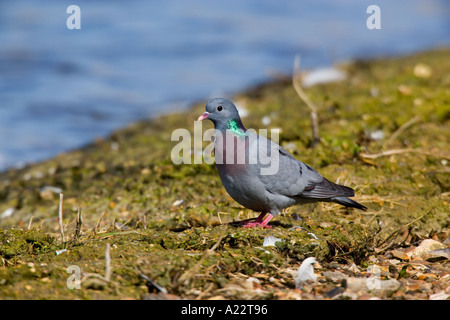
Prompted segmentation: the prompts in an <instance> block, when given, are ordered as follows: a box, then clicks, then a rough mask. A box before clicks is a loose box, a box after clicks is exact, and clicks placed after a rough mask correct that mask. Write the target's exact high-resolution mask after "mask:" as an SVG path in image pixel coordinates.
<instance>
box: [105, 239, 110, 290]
mask: <svg viewBox="0 0 450 320" xmlns="http://www.w3.org/2000/svg"><path fill="white" fill-rule="evenodd" d="M110 249H111V245H110V244H109V243H107V244H106V251H105V280H106V281H107V282H109V281H110V280H111V255H110V254H109V251H110Z"/></svg>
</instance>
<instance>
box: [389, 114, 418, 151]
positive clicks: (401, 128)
mask: <svg viewBox="0 0 450 320" xmlns="http://www.w3.org/2000/svg"><path fill="white" fill-rule="evenodd" d="M419 121H420V117H418V116H415V117H414V118H412V119H410V120H408V121H407V122H405V123H404V124H402V125H401V126H400V127H399V128H398V129H397V130H395V132H394V133H393V134H392V135H391V136H390V137H389V139H388V140H386V142H385V143H383V148H384V147H386V146H388V145H390V144H391V143H392V142H393V141H394V140H395V139H397V137H398V136H399V135H400V134H401V133H402V132H403V131H405V130H406V129H407V128H409V127H410V126H412V125H413V124H415V123H416V122H419Z"/></svg>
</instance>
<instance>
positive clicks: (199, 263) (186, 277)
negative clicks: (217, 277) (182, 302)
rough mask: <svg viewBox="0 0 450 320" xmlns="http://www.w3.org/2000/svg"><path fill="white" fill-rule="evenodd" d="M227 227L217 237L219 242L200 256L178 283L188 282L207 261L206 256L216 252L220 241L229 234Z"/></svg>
mask: <svg viewBox="0 0 450 320" xmlns="http://www.w3.org/2000/svg"><path fill="white" fill-rule="evenodd" d="M226 231H227V228H225V231H224V233H223V234H222V235H221V236H220V237H219V239H217V242H216V243H215V244H214V245H213V246H212V247H211V249H207V250H206V251H205V253H204V254H203V256H202V257H201V258H200V260H199V261H198V262H197V263H196V264H195V265H194V266H193V267H191V268H189V269H188V270H186V271H185V272H184V273H183V274H182V275H181V276H180V278H179V279H178V284H179V285H181V284H183V283H184V282H186V281H187V280H188V279H189V278H190V277H191V276H190V275H191V274H193V273H196V272H197V271H198V269H200V267H201V265H202V264H203V262H204V261H205V259H206V258H208V257H209V256H210V255H212V254H214V251H215V250H216V249H217V247H218V246H219V244H220V242H222V240H223V238H225V236H226V235H227V232H226Z"/></svg>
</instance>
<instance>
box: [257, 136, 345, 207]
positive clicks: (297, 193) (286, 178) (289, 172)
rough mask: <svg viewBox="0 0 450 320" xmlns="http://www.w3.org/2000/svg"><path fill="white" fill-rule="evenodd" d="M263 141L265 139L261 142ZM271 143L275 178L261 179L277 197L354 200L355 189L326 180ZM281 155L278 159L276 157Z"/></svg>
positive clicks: (267, 188) (266, 175)
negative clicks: (348, 198) (346, 198)
mask: <svg viewBox="0 0 450 320" xmlns="http://www.w3.org/2000/svg"><path fill="white" fill-rule="evenodd" d="M264 139H265V138H264ZM260 140H262V139H260ZM267 141H269V143H270V149H271V155H274V156H273V157H271V158H272V159H273V160H272V163H271V165H272V166H274V167H275V168H274V169H278V170H277V171H276V172H275V170H272V171H274V173H273V174H265V175H264V174H261V173H260V175H259V179H260V181H261V182H262V183H263V185H264V187H265V189H266V190H267V191H268V192H270V193H272V194H277V195H283V196H286V197H290V198H310V199H330V198H333V197H342V196H343V197H351V196H353V195H354V192H353V189H351V188H348V187H345V186H341V185H338V184H335V183H333V182H331V181H329V180H327V179H325V178H324V177H323V176H322V175H321V174H320V173H318V172H317V171H316V170H314V169H313V168H312V167H310V166H309V165H307V164H306V163H303V162H301V161H299V160H297V159H295V158H294V157H293V156H292V155H291V154H290V153H289V152H287V151H286V150H285V149H283V148H282V147H281V146H279V145H278V144H276V143H274V142H272V141H270V140H267ZM277 154H278V156H276V155H277Z"/></svg>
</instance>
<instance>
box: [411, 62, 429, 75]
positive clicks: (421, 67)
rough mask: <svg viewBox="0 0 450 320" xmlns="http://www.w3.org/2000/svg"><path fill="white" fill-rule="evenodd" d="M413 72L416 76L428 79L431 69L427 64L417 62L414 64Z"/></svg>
mask: <svg viewBox="0 0 450 320" xmlns="http://www.w3.org/2000/svg"><path fill="white" fill-rule="evenodd" d="M413 73H414V75H415V76H416V77H417V78H422V79H428V78H429V77H431V74H432V70H431V67H430V66H429V65H426V64H424V63H418V64H416V65H415V66H414V70H413Z"/></svg>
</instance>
